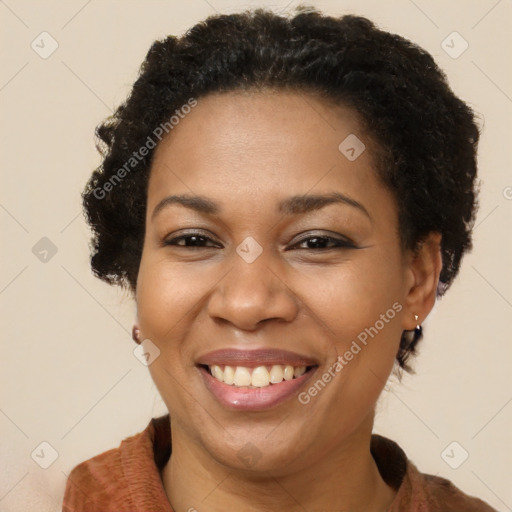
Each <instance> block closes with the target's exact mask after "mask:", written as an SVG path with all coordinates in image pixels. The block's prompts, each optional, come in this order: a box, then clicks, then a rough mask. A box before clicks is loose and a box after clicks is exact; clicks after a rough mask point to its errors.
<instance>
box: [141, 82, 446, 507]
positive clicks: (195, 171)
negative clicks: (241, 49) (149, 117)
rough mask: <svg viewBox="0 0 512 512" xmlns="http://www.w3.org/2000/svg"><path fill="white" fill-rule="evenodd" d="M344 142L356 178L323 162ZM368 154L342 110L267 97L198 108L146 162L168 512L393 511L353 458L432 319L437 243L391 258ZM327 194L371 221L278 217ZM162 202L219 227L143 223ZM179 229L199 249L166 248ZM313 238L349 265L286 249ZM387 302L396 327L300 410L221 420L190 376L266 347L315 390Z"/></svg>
mask: <svg viewBox="0 0 512 512" xmlns="http://www.w3.org/2000/svg"><path fill="white" fill-rule="evenodd" d="M349 134H356V135H357V136H358V137H359V139H361V140H362V141H363V142H364V143H365V145H366V150H365V151H364V152H363V153H362V154H361V155H360V156H359V157H358V158H357V159H356V160H355V161H349V160H348V159H347V158H346V157H345V156H344V155H343V154H342V153H341V152H340V151H339V150H338V146H339V144H340V143H341V141H343V140H344V139H345V138H346V137H347V136H348V135H349ZM374 148H375V146H374V145H373V144H372V141H371V140H370V138H369V137H367V135H366V134H365V133H364V132H363V131H362V129H361V126H360V123H359V121H358V118H357V115H356V114H355V113H354V112H353V111H351V110H350V109H347V108H343V107H341V106H336V107H335V106H333V105H330V104H328V103H326V102H325V101H323V100H322V99H320V98H317V97H315V96H313V95H310V94H305V93H294V92H282V91H281V92H276V91H266V92H254V93H248V92H230V93H223V94H212V95H209V96H207V97H204V98H200V99H199V100H198V105H197V106H196V107H195V108H194V109H193V110H192V112H191V113H190V114H188V115H187V116H186V117H185V118H184V119H183V120H181V121H180V123H179V125H178V126H176V127H175V128H174V130H173V131H172V132H171V133H170V135H169V136H168V137H167V138H166V139H164V140H163V141H162V142H161V143H160V145H159V147H158V148H157V149H156V153H155V157H154V161H153V166H152V170H151V176H150V181H149V186H148V195H147V201H148V208H147V219H146V234H145V241H144V249H143V255H142V260H141V264H140V270H139V275H138V282H137V288H136V301H137V311H138V323H139V327H140V329H141V336H142V338H141V339H146V338H149V339H150V340H151V341H152V342H153V343H154V344H155V345H157V346H158V348H159V349H160V351H161V353H160V357H158V358H157V359H156V360H155V361H154V362H153V363H152V364H151V365H150V372H151V375H152V378H153V379H154V381H155V383H156V386H157V387H158V390H159V392H160V393H161V395H162V397H163V400H164V402H165V403H166V405H167V407H168V409H169V411H170V417H171V431H172V445H173V453H172V456H171V458H170V460H169V462H168V464H167V466H166V467H165V469H164V471H163V473H162V481H163V484H164V488H165V491H166V493H167V496H168V497H169V501H170V502H171V504H172V507H173V509H174V511H175V512H185V511H187V510H189V509H190V508H191V507H194V508H195V509H197V510H198V511H201V510H208V511H210V512H217V511H221V510H222V511H224V510H244V511H262V510H265V511H267V510H268V511H277V510H287V511H299V510H301V511H303V510H308V511H310V512H320V511H325V510H336V511H345V512H348V511H350V512H358V511H368V510H372V511H381V510H382V511H385V510H386V509H387V507H388V506H389V505H390V503H391V502H392V500H393V497H394V495H395V492H396V491H395V490H393V489H391V488H390V487H389V486H387V485H386V483H385V482H384V481H383V480H382V478H381V477H380V474H379V472H378V469H377V467H376V464H375V462H374V460H373V458H372V456H371V453H370V450H369V446H370V436H371V432H372V426H373V417H374V408H375V404H376V401H377V399H378V397H379V394H380V393H381V391H382V389H383V387H384V385H385V383H386V380H387V378H388V376H389V374H390V372H391V371H392V369H393V364H394V361H395V355H396V352H397V350H398V344H399V341H400V336H401V333H402V330H404V329H413V328H414V327H415V325H416V324H417V323H421V321H422V320H424V319H425V318H426V316H427V315H428V314H429V312H430V310H431V309H432V307H433V305H434V302H435V291H436V285H437V282H438V278H439V273H440V270H441V254H440V245H439V244H440V235H438V234H436V233H432V234H431V235H430V236H429V237H428V238H427V239H426V240H425V242H424V243H423V244H422V245H421V247H420V249H419V251H417V254H413V253H411V252H409V251H402V249H401V246H400V241H399V237H398V221H397V207H396V203H395V200H394V198H393V196H392V194H391V193H390V192H389V191H388V189H387V188H385V187H384V186H383V184H382V183H381V182H380V181H379V180H378V178H377V177H376V174H375V171H374V163H373V161H372V154H373V149H374ZM333 191H336V192H340V193H343V194H346V195H348V196H350V197H351V198H352V199H355V200H357V201H358V202H360V203H361V204H362V205H363V206H364V207H365V208H366V210H367V212H368V214H369V217H368V216H367V215H366V214H365V213H363V212H362V211H361V210H359V209H357V208H355V207H352V206H349V205H346V204H341V203H334V204H329V205H327V206H324V207H323V208H320V209H317V210H314V211H310V212H307V213H296V214H293V215H290V214H284V213H279V212H277V211H276V208H277V204H278V203H279V202H280V201H281V200H283V199H286V198H288V197H290V196H292V195H303V194H328V193H332V192H333ZM171 194H187V195H200V196H206V197H208V198H209V199H210V200H211V201H213V202H215V203H217V204H218V205H219V207H220V212H219V213H217V214H214V215H211V214H205V213H201V212H197V211H194V210H192V209H190V208H187V207H184V206H182V205H179V204H172V205H168V206H167V207H165V208H163V209H161V210H160V211H159V212H158V213H157V214H156V215H155V216H154V217H153V211H154V209H155V207H156V205H157V204H158V203H159V202H160V201H161V200H162V199H164V198H165V197H167V196H169V195H171ZM185 229H187V230H188V231H197V230H199V231H200V234H201V235H203V236H207V237H209V238H211V240H212V241H211V242H204V240H203V242H202V243H203V245H202V246H201V247H190V245H189V246H187V245H186V243H188V244H190V240H189V241H188V242H185V241H183V240H182V241H181V242H179V243H180V244H182V245H181V246H180V245H165V244H164V242H165V241H166V240H170V239H172V238H175V237H177V236H179V235H183V230H185ZM328 235H329V236H333V237H338V238H343V237H348V238H349V239H350V240H352V241H353V243H354V244H355V245H356V248H351V247H337V248H336V247H335V248H329V249H322V248H315V247H318V245H315V243H314V242H312V241H311V238H310V242H301V243H299V242H300V241H301V240H302V239H304V238H306V237H308V236H309V237H312V238H315V236H316V237H318V236H328ZM248 236H251V237H253V238H254V239H255V240H256V241H257V242H258V243H259V245H260V246H261V248H262V250H263V252H262V253H261V255H260V256H259V257H258V258H257V259H256V260H255V261H254V262H252V263H247V262H246V261H245V260H244V259H242V258H241V257H240V256H239V254H238V253H237V252H236V247H237V246H238V245H239V244H240V243H241V242H242V241H243V240H244V239H245V238H246V237H248ZM327 246H328V247H331V246H329V245H327ZM394 303H399V304H400V305H401V306H402V308H401V310H400V311H399V312H397V313H396V315H395V316H394V318H393V319H392V320H389V321H388V322H387V323H386V324H385V326H384V328H382V329H381V330H380V331H379V332H378V335H376V336H375V337H374V338H371V339H370V340H369V342H368V344H367V346H365V347H363V348H362V350H361V351H360V352H359V353H358V354H357V355H355V356H354V358H353V359H352V360H351V361H349V362H348V363H347V364H346V365H345V366H344V368H343V370H342V371H341V372H339V373H338V374H337V375H336V377H335V378H333V379H332V380H331V382H329V384H328V385H327V386H325V388H323V389H322V390H321V392H319V393H318V394H317V395H316V396H315V397H312V398H311V401H310V402H309V403H307V404H302V403H300V402H299V401H298V400H297V398H296V397H292V398H291V399H289V400H287V401H286V402H284V403H282V404H280V405H278V406H277V407H273V408H270V409H268V410H265V411H258V412H240V411H235V410H231V409H228V408H226V407H224V406H222V405H221V404H220V403H219V402H217V400H216V399H215V398H214V396H213V395H212V394H211V393H210V392H209V391H208V389H207V388H206V387H205V385H204V383H203V379H202V377H201V375H200V372H199V370H198V368H197V367H196V363H195V362H196V361H197V359H198V358H199V357H200V356H202V355H204V354H206V353H208V352H211V351H213V350H217V349H222V348H242V349H258V348H267V347H271V348H280V349H285V350H290V351H293V352H297V353H299V354H303V355H306V356H310V357H313V358H315V359H316V360H317V361H318V362H319V367H318V368H317V370H316V374H315V376H314V377H313V381H316V380H317V379H318V378H321V376H322V375H323V374H324V373H325V372H326V371H327V370H328V369H329V368H332V365H333V364H334V363H335V361H336V358H337V356H338V355H343V354H344V353H345V352H346V351H347V350H348V348H349V347H350V345H351V343H352V341H353V340H355V339H357V336H358V334H359V333H361V332H362V331H364V329H365V328H368V327H370V326H374V325H375V323H376V321H377V320H378V319H379V318H381V317H380V315H381V314H383V313H385V312H386V311H387V310H388V309H389V308H391V307H392V305H393V304H394ZM414 315H418V317H419V319H418V321H416V320H415V317H414ZM308 387H309V385H308V386H307V387H306V390H307V388H308ZM301 391H303V390H302V389H301ZM248 440H249V441H250V442H251V443H252V445H253V446H255V447H256V450H257V453H258V454H259V459H258V460H257V462H256V463H255V464H254V465H252V466H251V467H249V468H248V467H247V466H246V465H245V464H244V463H243V461H241V460H240V459H239V457H238V456H237V455H238V452H239V450H240V449H242V448H243V447H244V446H245V445H246V443H247V442H248ZM252 449H253V450H254V448H252ZM283 507H286V508H283Z"/></svg>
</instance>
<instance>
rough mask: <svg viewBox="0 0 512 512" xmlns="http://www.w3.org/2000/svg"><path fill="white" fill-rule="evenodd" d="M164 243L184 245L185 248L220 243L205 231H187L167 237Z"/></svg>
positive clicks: (211, 245) (212, 245)
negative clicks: (204, 232)
mask: <svg viewBox="0 0 512 512" xmlns="http://www.w3.org/2000/svg"><path fill="white" fill-rule="evenodd" d="M163 245H172V246H176V247H183V248H185V249H194V248H201V247H206V248H209V247H219V245H220V244H218V243H217V242H215V241H214V240H212V239H211V238H210V237H208V236H206V235H204V234H203V233H187V234H185V235H180V236H177V237H174V238H170V239H166V240H165V241H164V243H163Z"/></svg>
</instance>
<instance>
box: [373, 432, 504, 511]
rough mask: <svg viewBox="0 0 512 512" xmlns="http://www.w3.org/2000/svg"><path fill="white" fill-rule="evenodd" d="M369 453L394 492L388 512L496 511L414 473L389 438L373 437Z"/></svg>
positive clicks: (432, 478)
mask: <svg viewBox="0 0 512 512" xmlns="http://www.w3.org/2000/svg"><path fill="white" fill-rule="evenodd" d="M371 452H372V455H373V457H374V459H375V462H376V464H377V466H378V468H379V471H380V474H381V476H382V478H383V479H384V480H385V481H386V483H387V484H388V485H389V486H391V487H392V488H394V489H395V490H396V496H395V499H394V501H393V503H392V504H391V507H390V508H389V511H388V512H404V511H414V512H461V511H464V512H496V511H495V510H494V509H493V508H491V507H490V506H489V505H487V504H486V503H485V502H483V501H482V500H480V499H478V498H476V497H473V496H469V495H467V494H465V493H463V492H462V491H461V490H460V489H458V488H457V487H456V486H455V485H453V484H452V482H450V481H449V480H446V479H445V478H441V477H438V476H433V475H428V474H425V473H421V472H420V471H418V469H417V468H416V466H415V465H414V464H413V463H412V462H411V461H410V460H408V459H407V457H406V455H405V453H404V452H403V450H402V449H401V448H400V446H398V444H396V443H395V442H394V441H391V440H390V439H386V438H385V437H382V436H379V435H373V436H372V443H371Z"/></svg>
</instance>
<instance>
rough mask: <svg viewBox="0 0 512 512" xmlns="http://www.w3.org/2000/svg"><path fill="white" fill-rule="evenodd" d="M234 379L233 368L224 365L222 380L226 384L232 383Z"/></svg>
mask: <svg viewBox="0 0 512 512" xmlns="http://www.w3.org/2000/svg"><path fill="white" fill-rule="evenodd" d="M234 381H235V370H233V367H232V366H226V367H225V368H224V382H225V383H226V384H229V385H232V384H233V382H234Z"/></svg>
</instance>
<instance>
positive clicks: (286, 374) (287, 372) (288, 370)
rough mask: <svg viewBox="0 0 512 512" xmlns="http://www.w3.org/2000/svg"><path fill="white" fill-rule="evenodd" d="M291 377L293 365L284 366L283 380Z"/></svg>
mask: <svg viewBox="0 0 512 512" xmlns="http://www.w3.org/2000/svg"><path fill="white" fill-rule="evenodd" d="M292 379H293V366H290V365H288V366H285V367H284V380H292Z"/></svg>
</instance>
